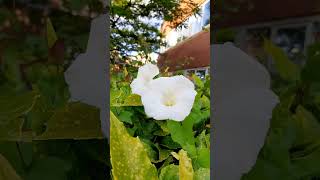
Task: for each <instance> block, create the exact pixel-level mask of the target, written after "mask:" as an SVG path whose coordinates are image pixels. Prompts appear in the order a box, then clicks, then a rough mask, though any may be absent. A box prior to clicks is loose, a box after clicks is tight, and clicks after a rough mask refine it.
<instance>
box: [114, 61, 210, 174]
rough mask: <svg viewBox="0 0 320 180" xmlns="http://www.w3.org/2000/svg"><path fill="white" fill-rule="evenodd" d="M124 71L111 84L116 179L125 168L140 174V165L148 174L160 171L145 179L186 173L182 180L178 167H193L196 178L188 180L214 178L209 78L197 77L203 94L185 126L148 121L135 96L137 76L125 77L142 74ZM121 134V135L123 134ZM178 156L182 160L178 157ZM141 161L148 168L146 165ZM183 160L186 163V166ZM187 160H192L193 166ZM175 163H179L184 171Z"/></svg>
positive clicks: (200, 91)
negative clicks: (211, 175)
mask: <svg viewBox="0 0 320 180" xmlns="http://www.w3.org/2000/svg"><path fill="white" fill-rule="evenodd" d="M122 68H123V69H117V72H118V73H116V72H114V73H113V74H114V76H113V77H112V81H111V114H112V117H111V129H110V131H111V140H110V142H111V144H110V145H111V150H110V151H111V159H112V160H111V162H112V168H113V171H112V172H113V175H114V176H116V177H118V176H119V173H120V172H121V171H124V170H125V169H127V170H128V171H129V172H130V173H128V175H129V176H130V175H131V174H132V173H133V174H139V173H138V170H135V168H134V167H133V166H132V165H133V164H135V166H138V164H139V167H140V168H139V172H140V171H143V172H144V170H145V171H148V172H150V171H151V170H150V168H151V169H153V170H156V172H157V173H156V174H153V175H149V176H146V177H141V178H140V179H148V177H149V178H151V177H154V179H157V178H158V176H159V178H160V179H170V178H172V179H179V177H180V179H181V178H183V177H184V176H185V174H184V173H182V174H180V175H179V172H180V173H181V171H179V170H178V169H179V168H182V169H183V168H189V170H186V172H185V173H191V174H189V175H186V176H189V177H188V178H186V179H190V178H192V177H194V178H199V179H209V172H210V170H209V168H210V78H209V76H207V77H206V80H205V81H204V82H203V81H201V80H200V79H199V78H198V77H197V76H193V80H194V82H195V84H196V90H197V92H198V94H197V96H196V100H195V103H194V106H193V109H192V111H191V113H190V115H189V116H188V117H187V118H186V119H185V120H184V121H183V122H176V121H171V120H166V121H157V120H154V119H152V118H147V117H146V115H145V112H144V109H143V106H142V105H141V102H140V99H139V96H137V95H132V94H131V90H130V83H131V81H132V79H133V78H134V77H135V76H136V75H135V73H126V72H131V71H133V72H136V71H137V69H136V68H134V67H128V68H125V69H124V67H122ZM123 72H125V73H123ZM119 121H120V122H122V123H120V122H119ZM120 129H122V130H121V131H120ZM119 131H120V132H119ZM121 134H125V136H124V137H122V135H121ZM135 147H136V148H135ZM137 147H141V148H140V149H138V148H137ZM143 147H144V148H143ZM119 152H123V153H121V156H120V155H119V154H118V153H119ZM178 152H179V155H175V153H178ZM183 152H184V153H183ZM181 153H182V154H184V155H181ZM181 156H183V157H181ZM179 157H180V158H179ZM142 158H143V159H144V160H143V162H144V163H142ZM185 158H186V159H185ZM189 158H190V159H189ZM181 159H184V160H182V161H183V162H181ZM187 159H189V160H187ZM184 161H188V162H189V161H190V163H189V165H188V163H187V162H184ZM117 162H121V164H122V165H123V166H120V165H118V164H117ZM184 163H187V165H185V164H184ZM176 164H179V168H178V166H176ZM120 167H121V168H120ZM144 168H145V169H144ZM148 169H149V170H148ZM190 169H191V170H193V171H194V173H193V171H192V172H191V171H190ZM153 170H152V171H153ZM182 172H183V171H182ZM120 174H121V173H120ZM200 176H201V177H200ZM202 177H203V178H202ZM136 178H137V177H136ZM120 179H121V178H120ZM129 179H130V178H129ZM133 179H134V178H133ZM138 179H139V178H138ZM151 179H152V178H151Z"/></svg>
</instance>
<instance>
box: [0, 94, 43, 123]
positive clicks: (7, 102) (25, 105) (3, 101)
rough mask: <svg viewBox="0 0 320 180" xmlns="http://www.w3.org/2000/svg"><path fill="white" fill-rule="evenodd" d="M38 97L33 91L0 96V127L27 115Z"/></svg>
mask: <svg viewBox="0 0 320 180" xmlns="http://www.w3.org/2000/svg"><path fill="white" fill-rule="evenodd" d="M38 97H40V96H39V94H38V93H37V92H35V91H32V92H26V93H21V94H1V95H0V125H5V124H7V123H8V122H10V121H11V120H15V119H17V118H19V117H21V116H22V115H25V114H26V113H28V112H29V111H30V110H31V109H32V108H33V106H34V104H35V102H36V100H37V98H38Z"/></svg>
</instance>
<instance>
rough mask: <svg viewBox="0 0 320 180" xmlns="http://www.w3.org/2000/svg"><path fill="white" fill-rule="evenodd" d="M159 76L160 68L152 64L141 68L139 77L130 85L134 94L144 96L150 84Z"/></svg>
mask: <svg viewBox="0 0 320 180" xmlns="http://www.w3.org/2000/svg"><path fill="white" fill-rule="evenodd" d="M158 74H159V68H158V67H157V66H156V65H154V64H151V63H148V64H145V65H144V66H141V67H140V68H139V70H138V76H137V78H136V79H134V80H133V81H132V83H131V85H130V87H131V90H132V93H133V94H138V95H140V96H142V94H143V93H144V91H146V90H147V88H148V84H149V82H150V81H151V80H153V78H154V77H155V76H156V75H158Z"/></svg>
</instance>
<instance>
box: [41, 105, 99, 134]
mask: <svg viewBox="0 0 320 180" xmlns="http://www.w3.org/2000/svg"><path fill="white" fill-rule="evenodd" d="M100 138H103V135H102V132H101V126H100V113H99V109H97V108H95V107H93V106H90V105H87V104H83V103H78V102H75V103H69V104H67V105H66V106H65V107H62V108H59V109H57V110H56V111H55V112H54V114H53V115H52V117H51V118H50V119H49V120H48V125H47V129H46V131H45V132H44V133H43V134H42V135H40V136H37V137H36V139H100Z"/></svg>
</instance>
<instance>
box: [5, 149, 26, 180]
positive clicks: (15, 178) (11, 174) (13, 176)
mask: <svg viewBox="0 0 320 180" xmlns="http://www.w3.org/2000/svg"><path fill="white" fill-rule="evenodd" d="M0 179H3V180H6V179H8V180H9V179H10V180H22V179H21V177H20V176H19V175H18V174H17V173H16V171H15V170H14V169H13V167H12V166H11V165H10V163H9V162H8V160H7V159H6V158H5V157H3V156H2V154H0Z"/></svg>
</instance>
